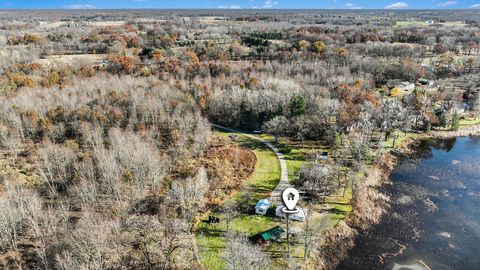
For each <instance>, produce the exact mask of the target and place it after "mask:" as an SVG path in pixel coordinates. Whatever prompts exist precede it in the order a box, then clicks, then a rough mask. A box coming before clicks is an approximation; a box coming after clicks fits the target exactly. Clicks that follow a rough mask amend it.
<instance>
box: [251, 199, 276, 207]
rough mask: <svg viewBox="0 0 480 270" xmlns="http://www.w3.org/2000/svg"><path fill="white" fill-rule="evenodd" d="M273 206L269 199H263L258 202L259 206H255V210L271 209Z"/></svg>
mask: <svg viewBox="0 0 480 270" xmlns="http://www.w3.org/2000/svg"><path fill="white" fill-rule="evenodd" d="M271 205H272V204H271V203H270V201H269V200H268V199H261V200H260V201H258V203H257V205H255V208H258V207H270V206H271Z"/></svg>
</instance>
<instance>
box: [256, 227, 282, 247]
mask: <svg viewBox="0 0 480 270" xmlns="http://www.w3.org/2000/svg"><path fill="white" fill-rule="evenodd" d="M284 232H285V230H284V229H283V228H282V227H280V226H276V227H273V228H271V229H268V230H266V231H264V232H261V233H257V234H255V235H253V236H250V237H249V238H248V240H250V242H252V243H267V242H271V241H275V240H277V239H279V238H280V237H281V236H282V234H283V233H284Z"/></svg>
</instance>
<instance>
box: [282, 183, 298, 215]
mask: <svg viewBox="0 0 480 270" xmlns="http://www.w3.org/2000/svg"><path fill="white" fill-rule="evenodd" d="M282 199H283V203H284V204H285V205H286V206H287V207H284V208H283V209H282V211H283V212H284V213H297V212H298V211H299V209H298V208H296V206H297V203H298V200H299V199H300V194H299V193H298V191H297V190H296V189H294V188H287V189H285V190H284V191H283V193H282Z"/></svg>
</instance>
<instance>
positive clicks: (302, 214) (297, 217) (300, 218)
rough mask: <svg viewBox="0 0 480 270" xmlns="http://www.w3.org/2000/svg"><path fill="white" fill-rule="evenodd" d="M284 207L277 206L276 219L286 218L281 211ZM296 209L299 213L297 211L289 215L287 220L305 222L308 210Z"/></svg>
mask: <svg viewBox="0 0 480 270" xmlns="http://www.w3.org/2000/svg"><path fill="white" fill-rule="evenodd" d="M284 207H285V206H283V205H279V206H277V209H275V215H276V216H277V217H281V218H286V214H285V213H284V212H283V211H282V209H283V208H284ZM298 209H299V210H300V211H298V212H297V213H295V214H290V215H289V216H288V218H289V219H291V220H296V221H301V222H304V221H305V218H306V217H307V215H308V209H305V208H301V207H299V208H298Z"/></svg>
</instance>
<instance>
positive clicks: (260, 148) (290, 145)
mask: <svg viewBox="0 0 480 270" xmlns="http://www.w3.org/2000/svg"><path fill="white" fill-rule="evenodd" d="M215 133H216V135H218V136H222V137H228V136H230V135H231V134H232V133H230V132H220V131H216V132H215ZM259 137H260V138H262V139H263V140H266V141H270V142H272V143H273V144H274V145H275V146H277V148H279V149H280V151H281V152H282V153H283V154H284V156H285V160H286V163H287V167H288V172H289V179H290V180H292V179H296V178H298V177H299V172H300V168H301V167H302V166H303V165H305V164H306V163H307V162H308V161H307V156H308V154H309V153H310V152H318V151H328V147H326V146H322V145H320V144H319V143H317V142H314V141H306V142H303V143H301V142H298V141H292V140H287V139H281V140H280V141H279V142H277V143H276V142H274V138H273V137H272V136H269V135H259ZM236 142H237V143H238V144H239V145H241V146H243V147H245V148H248V149H251V150H252V151H253V152H254V153H255V155H256V157H257V164H256V168H255V172H254V173H253V174H252V175H251V176H250V177H249V179H247V181H246V182H245V185H244V187H243V188H242V190H241V191H239V192H238V193H237V194H236V195H234V196H233V197H232V198H231V199H230V200H229V201H230V202H235V203H236V205H238V206H240V207H242V208H249V209H252V210H253V207H254V205H255V204H256V202H257V201H258V200H259V199H261V198H265V197H268V196H269V195H270V193H271V191H272V190H273V189H274V188H275V187H276V185H277V184H278V182H279V179H280V164H279V162H278V159H277V157H276V156H275V153H274V152H273V151H271V150H270V149H269V148H268V147H267V146H265V145H264V144H263V143H261V142H259V141H256V140H254V139H251V138H248V137H246V136H242V135H240V137H239V138H238V139H237V140H236ZM351 199H352V187H351V185H350V182H349V183H348V185H347V188H346V190H345V194H344V192H343V188H340V189H339V190H338V191H337V192H336V193H335V194H333V195H332V196H329V197H328V198H327V202H328V203H327V205H328V206H330V207H331V210H330V211H329V212H330V213H324V214H327V216H326V217H327V218H328V219H329V220H331V224H330V225H329V226H330V227H333V226H334V225H335V224H337V223H338V221H340V220H342V219H344V218H345V217H346V216H347V215H348V213H350V212H351V211H352V206H351ZM323 206H325V205H324V204H319V205H316V206H313V209H316V208H321V207H323ZM273 209H275V208H274V207H273ZM273 209H271V210H273ZM208 215H214V216H215V217H219V218H220V221H221V223H220V224H212V225H210V224H207V223H206V222H201V223H200V224H199V226H198V228H197V237H196V239H197V245H198V248H199V254H200V259H201V261H202V263H203V264H204V265H205V266H206V267H207V268H208V269H214V270H216V269H223V268H224V265H223V261H222V258H221V254H222V250H223V249H224V247H225V233H226V222H225V218H224V217H225V216H224V215H223V214H222V213H220V212H219V211H214V212H213V214H212V213H206V214H205V216H204V217H203V220H206V219H208ZM273 215H274V214H273V213H271V212H270V213H269V215H267V216H259V215H248V214H239V215H237V216H236V217H234V218H233V219H232V222H231V224H230V230H231V231H233V232H238V233H242V234H244V235H247V236H251V235H254V234H256V233H259V232H262V231H265V230H267V229H270V228H272V227H274V226H277V225H282V226H283V227H285V224H282V223H281V221H280V220H278V219H276V218H274V217H273ZM315 215H316V216H319V215H320V214H319V213H316V214H315ZM296 226H300V227H302V226H303V224H301V223H297V224H296ZM301 241H302V239H298V243H296V242H295V241H294V243H296V244H293V245H292V246H291V252H292V256H294V257H296V258H299V259H300V258H303V252H304V251H303V248H304V247H303V244H302V242H301ZM266 252H268V253H270V255H271V256H272V258H273V259H274V260H273V263H274V265H276V266H278V268H284V263H285V261H284V260H283V255H284V254H285V252H286V241H285V239H281V240H280V241H279V242H278V243H274V244H272V245H270V246H268V247H267V248H266Z"/></svg>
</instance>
